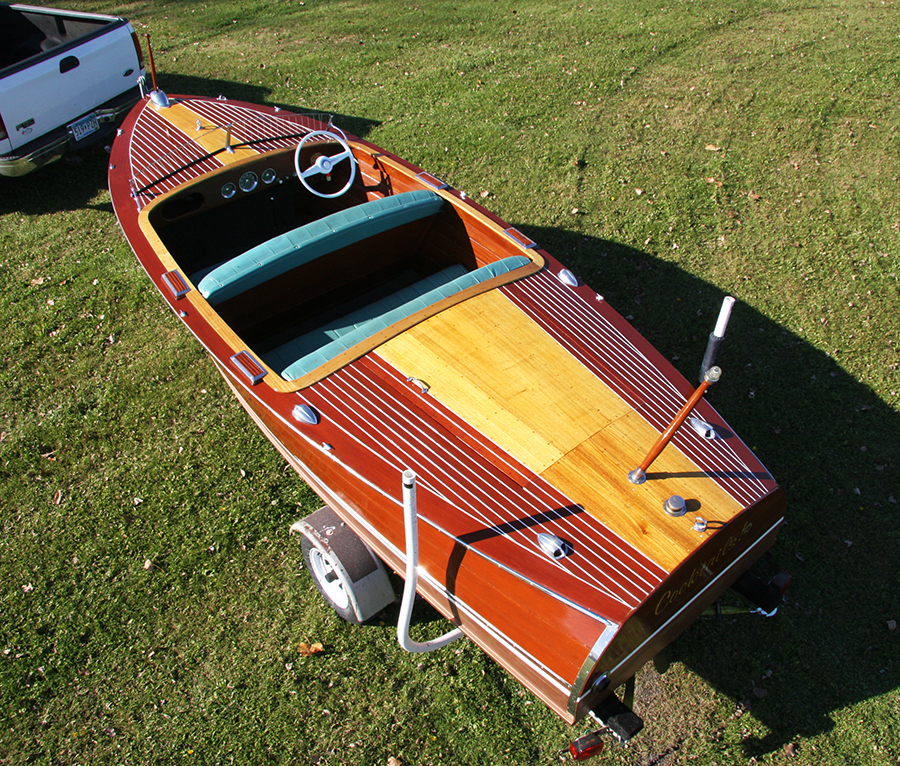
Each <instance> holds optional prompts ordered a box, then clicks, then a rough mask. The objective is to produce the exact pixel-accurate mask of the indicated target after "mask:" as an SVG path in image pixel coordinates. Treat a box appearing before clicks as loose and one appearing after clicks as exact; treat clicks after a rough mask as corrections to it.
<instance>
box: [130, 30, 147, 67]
mask: <svg viewBox="0 0 900 766" xmlns="http://www.w3.org/2000/svg"><path fill="white" fill-rule="evenodd" d="M131 42H133V43H134V52H135V53H136V54H137V59H138V66H139V67H140V68H141V69H143V68H144V49H143V48H141V41H140V40H139V39H138V34H137V32H132V33H131Z"/></svg>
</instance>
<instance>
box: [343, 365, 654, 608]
mask: <svg viewBox="0 0 900 766" xmlns="http://www.w3.org/2000/svg"><path fill="white" fill-rule="evenodd" d="M362 389H363V390H364V391H365V401H366V402H367V405H366V406H368V399H369V397H370V396H371V394H372V387H371V385H366V384H365V383H363V384H362ZM342 401H343V400H342ZM384 404H385V406H386V407H388V408H391V407H396V406H400V407H403V408H404V409H405V408H406V405H405V403H404V402H400V401H397V402H395V401H393V400H388V401H385V402H384ZM357 412H358V414H362V413H360V412H359V411H357ZM398 414H399V417H398V423H397V424H395V427H396V426H400V425H401V424H404V423H412V422H414V421H415V422H419V421H420V419H419V416H418V414H417V413H415V412H414V411H413V410H411V409H407V411H406V412H405V413H404V412H399V413H398ZM421 423H422V425H420V426H419V429H420V430H419V432H418V434H408V435H407V445H409V446H411V447H412V446H417V447H418V446H421V445H422V444H423V438H424V439H428V440H429V441H436V439H440V441H439V442H438V445H439V448H440V449H443V450H444V452H446V453H447V455H449V457H448V458H446V460H448V461H449V462H448V463H447V465H449V466H450V467H451V469H452V471H453V472H454V473H455V474H457V475H459V476H462V477H464V480H463V482H464V483H463V484H462V485H461V489H462V491H463V492H467V493H468V494H470V495H472V496H473V497H474V498H477V499H478V500H480V501H481V502H482V503H484V502H485V499H484V497H483V496H482V494H481V492H480V487H479V486H478V485H477V484H475V483H474V482H473V481H472V479H471V478H470V473H468V472H466V471H465V463H464V462H463V460H464V456H462V457H461V456H460V453H459V452H458V451H451V450H450V449H449V445H448V444H447V442H446V440H444V439H442V438H440V437H436V436H435V432H434V430H433V429H432V427H431V425H430V424H428V423H427V422H425V421H421ZM371 427H377V426H376V424H372V426H371ZM422 429H427V433H426V431H425V430H422ZM368 430H370V429H366V432H368ZM394 433H395V432H393V431H391V432H390V433H388V434H385V437H386V439H390V438H391V436H393V435H394ZM383 441H384V440H383ZM433 460H440V457H439V456H436V457H435V458H433ZM443 470H444V471H446V470H447V469H446V467H444V468H443ZM426 476H427V473H426ZM517 487H518V485H515V486H510V487H509V488H508V489H506V490H505V491H506V496H507V497H509V496H510V495H514V496H517V497H518V499H519V503H518V504H519V505H521V503H522V501H523V500H524V497H523V495H530V496H531V497H532V498H534V499H535V500H537V498H536V496H535V495H534V494H533V493H530V492H527V490H524V488H521V487H518V489H517ZM457 497H458V498H459V500H460V501H461V502H463V503H464V504H467V505H470V506H471V507H472V508H473V509H474V508H475V507H476V506H477V501H475V502H473V501H467V500H466V498H465V497H464V496H463V495H460V494H459V493H457ZM445 499H446V498H445ZM448 502H449V501H448ZM490 502H491V504H492V505H493V506H494V508H495V510H494V513H496V514H498V516H499V519H492V518H491V517H490V516H487V515H483V518H482V521H483V522H484V523H486V524H488V525H489V526H490V527H492V528H496V527H503V526H506V525H508V524H509V523H510V521H513V520H511V519H510V518H509V515H508V514H507V513H505V511H506V510H507V509H506V506H505V505H503V501H502V499H501V498H497V499H494V498H491V499H490ZM568 504H569V505H574V504H573V503H572V502H571V501H568ZM454 505H455V504H454ZM487 508H488V509H489V506H487ZM545 508H546V509H545V510H542V511H540V515H542V516H544V517H545V518H546V520H547V523H548V524H553V528H552V529H549V528H547V530H548V531H553V532H554V533H557V532H560V531H563V530H568V531H571V532H575V533H576V537H577V538H580V539H584V538H588V539H591V540H594V541H596V539H597V537H598V534H597V533H598V532H605V533H606V534H605V535H604V536H606V537H607V538H610V537H612V535H611V533H610V532H609V531H608V530H606V529H605V528H604V527H603V526H602V525H601V524H600V523H599V522H597V520H595V519H593V517H590V516H588V515H587V514H585V515H582V516H580V517H578V516H568V517H566V516H564V515H563V514H561V513H560V511H559V505H558V503H553V504H550V503H548V504H547V505H546V506H545ZM496 509H499V510H496ZM588 520H590V525H588V524H586V523H585V522H587V521H588ZM578 525H580V526H582V527H588V528H587V530H585V529H581V530H578V529H577V526H578ZM598 527H599V529H598ZM545 528H546V527H545ZM520 532H521V534H522V535H523V536H526V537H527V535H525V533H524V532H522V531H521V530H520ZM530 542H531V541H530V540H529V543H530ZM607 542H611V543H612V544H613V545H614V546H615V547H617V548H619V550H622V549H621V543H622V542H623V541H621V539H620V538H618V537H614V538H613V539H608V540H607ZM524 547H525V548H526V550H528V551H529V553H530V554H532V555H536V553H535V551H536V548H535V547H534V546H533V545H530V544H529V545H525V546H524ZM622 553H623V554H624V555H629V554H628V552H626V551H622ZM629 558H631V557H629ZM538 559H539V560H542V559H541V557H540V556H538ZM558 563H560V564H562V562H558ZM590 563H591V565H592V566H593V567H594V568H595V569H596V568H597V567H596V563H595V562H590ZM604 563H608V562H607V561H604ZM636 563H637V562H635V561H634V559H633V558H631V560H630V561H629V562H628V563H627V564H626V565H625V566H624V568H623V571H622V572H621V574H622V575H624V576H625V579H628V575H631V574H637V573H635V572H634V565H635V564H636ZM641 568H642V569H645V568H644V567H641ZM599 571H600V573H601V575H602V576H603V577H604V578H605V577H607V576H608V572H605V571H602V570H599ZM570 574H572V573H571V572H570ZM641 579H643V578H641ZM658 582H659V580H658V578H655V582H654V583H653V584H650V583H646V586H647V588H648V592H649V590H651V589H652V588H653V587H655V585H656V584H658ZM598 584H600V583H598ZM626 592H627V591H626ZM629 595H630V594H629Z"/></svg>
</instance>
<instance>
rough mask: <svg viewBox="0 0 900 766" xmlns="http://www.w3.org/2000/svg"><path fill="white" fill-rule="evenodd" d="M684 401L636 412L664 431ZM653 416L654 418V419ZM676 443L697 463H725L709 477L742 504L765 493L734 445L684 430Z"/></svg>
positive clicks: (577, 354)
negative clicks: (717, 480)
mask: <svg viewBox="0 0 900 766" xmlns="http://www.w3.org/2000/svg"><path fill="white" fill-rule="evenodd" d="M601 331H602V328H601ZM572 353H573V354H574V355H575V356H576V357H578V358H579V359H581V360H582V362H583V363H585V364H586V365H587V366H588V368H589V369H591V370H592V371H594V372H595V373H596V374H598V375H599V376H600V377H601V378H604V379H605V374H604V371H603V370H602V368H597V367H596V365H593V364H592V363H591V360H590V359H586V358H585V357H584V356H583V355H582V354H580V353H578V352H577V351H576V350H575V349H572ZM644 393H646V392H644ZM682 398H683V397H681V396H680V395H677V396H676V397H674V398H672V399H669V400H666V401H665V402H663V403H660V402H659V401H657V403H656V404H655V406H647V407H640V406H636V407H635V409H636V411H637V412H638V413H639V414H641V415H643V416H644V418H645V420H647V421H648V422H649V423H650V424H651V425H652V426H654V428H657V429H658V430H663V429H664V428H665V427H666V426H667V425H668V423H669V422H671V419H672V417H674V415H675V413H676V412H677V411H678V410H679V409H680V408H681V405H682V404H683V402H682V401H681V399H682ZM648 405H650V402H648ZM651 415H652V416H654V417H651ZM672 441H673V443H674V444H675V446H677V447H678V448H679V449H681V451H682V452H683V453H684V454H685V455H688V456H689V457H692V458H693V459H694V461H695V462H698V461H699V459H700V458H701V457H703V458H706V460H707V461H708V464H712V463H715V462H722V463H724V465H723V468H722V469H719V470H716V471H714V472H712V473H710V472H706V475H707V476H710V478H713V479H714V480H715V479H718V478H721V479H722V480H721V481H719V482H718V483H719V484H720V486H722V487H723V488H724V489H725V490H726V491H727V492H728V493H729V494H730V495H732V497H734V499H735V500H737V501H738V502H741V503H742V504H744V505H749V504H751V503H752V502H753V501H754V500H757V499H759V498H760V497H762V496H763V495H764V494H765V488H764V487H763V486H762V482H761V481H760V480H759V479H758V478H756V477H754V476H753V473H752V471H750V469H749V467H748V466H747V465H746V463H744V462H743V461H742V460H741V459H740V458H739V457H738V456H737V453H736V452H735V451H734V449H733V447H732V446H731V444H729V443H727V442H728V440H716V441H709V440H705V439H702V438H701V437H699V436H696V435H694V433H693V431H691V430H690V429H682V430H680V431H679V432H678V433H677V434H676V435H675V438H674V439H673V440H672ZM722 472H725V473H729V472H730V473H733V474H734V475H733V476H724V477H717V476H715V475H714V474H719V473H722Z"/></svg>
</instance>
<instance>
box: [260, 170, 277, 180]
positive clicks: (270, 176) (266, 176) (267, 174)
mask: <svg viewBox="0 0 900 766" xmlns="http://www.w3.org/2000/svg"><path fill="white" fill-rule="evenodd" d="M276 177H277V174H276V173H275V171H274V170H273V169H272V168H266V169H265V170H264V171H263V172H262V180H263V183H264V184H270V183H272V182H273V181H274V180H275V178H276Z"/></svg>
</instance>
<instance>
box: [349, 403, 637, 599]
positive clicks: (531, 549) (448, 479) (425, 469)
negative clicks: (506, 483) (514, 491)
mask: <svg viewBox="0 0 900 766" xmlns="http://www.w3.org/2000/svg"><path fill="white" fill-rule="evenodd" d="M342 402H343V403H345V404H346V399H342ZM356 414H357V415H358V414H359V413H358V412H357V413H356ZM373 428H375V425H374V424H373V423H366V424H365V427H364V430H365V431H366V432H367V433H368V432H370V431H371V430H372V429H373ZM348 435H350V436H351V438H353V435H352V434H348ZM403 436H404V438H405V439H406V444H405V445H404V446H406V447H407V448H409V446H410V444H409V435H408V434H403ZM385 437H386V438H390V439H391V440H392V441H393V442H394V443H395V442H396V440H397V434H396V433H395V432H392V433H391V434H385ZM364 446H365V447H366V448H368V449H370V450H373V451H374V447H373V445H372V444H367V445H364ZM377 446H378V447H379V448H380V449H381V452H380V454H381V456H382V459H386V460H387V462H389V464H392V465H394V467H396V468H397V469H398V470H399V469H400V468H401V467H402V466H403V465H404V464H406V463H407V462H409V461H408V459H407V455H406V454H404V453H401V452H397V451H393V450H391V449H386V448H385V447H384V444H383V442H378V443H377ZM422 446H423V445H422V444H421V442H419V443H417V444H416V447H418V448H419V451H420V453H421V447H422ZM428 459H429V456H427V455H421V454H420V455H419V458H418V459H417V460H415V461H413V462H414V464H416V465H415V467H416V469H417V470H418V471H419V472H420V474H421V476H422V479H421V483H422V485H423V486H424V487H426V488H428V489H429V490H430V491H431V492H433V493H434V494H435V495H436V496H438V497H441V498H443V499H444V501H445V502H446V503H447V504H448V505H450V506H451V507H455V508H456V509H457V510H459V511H460V513H461V514H463V515H465V516H467V517H469V518H471V519H473V520H475V521H477V522H478V523H479V524H485V525H487V526H488V527H493V526H494V525H495V524H497V523H508V522H509V521H510V519H509V517H508V516H506V517H501V520H499V521H498V520H494V519H491V517H490V516H489V515H488V514H486V513H484V512H483V511H482V510H480V509H479V507H478V505H477V504H475V505H470V504H469V503H467V502H466V499H465V498H464V497H463V496H462V495H460V494H459V493H460V492H466V491H467V489H466V487H464V486H460V482H459V481H458V480H457V478H456V476H455V475H454V474H455V473H456V472H457V471H458V468H457V466H455V465H453V464H450V470H449V471H448V468H447V466H446V465H444V466H440V465H439V464H437V463H435V462H434V461H435V460H437V461H439V460H440V458H439V457H437V458H435V457H430V460H431V465H430V466H429V465H428V464H427V463H426V460H428ZM436 475H441V478H442V481H441V488H440V489H439V488H438V487H436V486H435V485H434V484H433V482H432V481H429V479H431V480H433V479H434V477H435V476H436ZM457 488H459V489H457ZM448 494H450V495H452V496H453V497H455V498H456V500H453V499H451V498H450V497H448ZM478 499H479V500H480V501H481V503H482V505H481V508H484V507H485V505H484V503H485V499H484V498H483V497H479V498H478ZM492 502H493V501H492ZM463 506H465V507H463ZM507 538H508V540H509V541H510V542H511V543H513V545H515V546H516V547H518V548H520V549H521V550H522V551H523V552H524V553H525V555H527V556H529V557H535V558H536V560H538V561H541V562H542V563H545V562H544V561H543V560H542V559H541V558H540V557H539V556H538V555H537V549H536V547H535V546H533V545H524V544H522V543H521V542H520V541H519V540H518V539H515V538H513V537H512V536H511V535H508V536H507ZM548 561H549V560H548ZM550 563H551V564H556V565H557V566H559V562H550ZM560 568H561V569H562V567H560ZM579 579H581V578H579ZM585 585H586V586H587V587H593V588H599V589H600V590H601V591H607V590H608V588H606V587H605V586H604V584H603V583H597V584H596V585H593V586H592V585H591V584H590V583H585ZM607 595H608V596H610V597H612V598H616V599H617V600H618V599H619V598H620V597H619V596H618V595H617V594H615V593H613V592H608V593H607ZM623 603H624V602H623Z"/></svg>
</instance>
